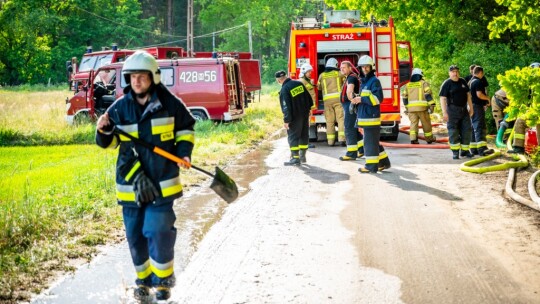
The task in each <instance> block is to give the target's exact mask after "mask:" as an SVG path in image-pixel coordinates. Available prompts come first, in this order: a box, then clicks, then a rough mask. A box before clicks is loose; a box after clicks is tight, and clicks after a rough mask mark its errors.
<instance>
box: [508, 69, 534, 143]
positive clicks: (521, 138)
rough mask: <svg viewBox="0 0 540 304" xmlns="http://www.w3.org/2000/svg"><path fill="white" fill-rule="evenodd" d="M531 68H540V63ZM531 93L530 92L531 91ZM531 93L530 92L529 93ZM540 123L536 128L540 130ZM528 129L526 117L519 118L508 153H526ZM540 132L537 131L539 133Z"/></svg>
mask: <svg viewBox="0 0 540 304" xmlns="http://www.w3.org/2000/svg"><path fill="white" fill-rule="evenodd" d="M529 67H531V68H536V69H537V68H540V63H538V62H533V63H531V65H530V66H529ZM529 93H530V92H529ZM529 95H530V94H529ZM539 127H540V125H537V126H536V130H537V132H538V130H540V128H539ZM526 131H527V122H526V121H525V119H522V118H518V119H516V122H515V124H514V140H513V142H512V150H508V153H517V154H524V153H525V132H526ZM538 134H539V133H537V135H538Z"/></svg>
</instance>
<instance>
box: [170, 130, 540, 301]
mask: <svg viewBox="0 0 540 304" xmlns="http://www.w3.org/2000/svg"><path fill="white" fill-rule="evenodd" d="M318 146H319V147H317V148H315V149H312V150H310V153H309V154H308V165H305V166H303V167H301V168H291V167H284V166H282V162H283V161H284V160H286V155H288V150H287V149H288V147H287V145H286V141H285V139H281V140H278V141H277V142H276V143H275V150H274V151H273V152H272V153H271V155H270V156H269V157H268V158H267V165H268V166H270V167H271V170H269V173H268V175H266V176H263V177H261V178H259V179H257V180H256V181H255V182H254V183H252V184H251V191H250V192H248V193H247V194H246V195H245V196H243V197H242V198H241V199H239V200H238V201H237V202H236V203H235V204H232V205H230V206H229V207H228V208H227V210H226V211H225V213H224V214H223V218H222V220H221V221H220V222H218V223H216V224H215V225H214V226H213V227H212V229H211V230H210V231H209V233H208V234H207V235H206V236H205V238H204V239H203V240H202V242H201V243H200V244H199V246H198V250H197V252H196V253H195V254H194V256H193V257H192V259H191V261H190V262H189V264H188V265H187V267H186V268H185V269H184V271H183V272H182V273H180V274H179V275H178V286H177V287H176V288H175V290H174V295H173V299H174V300H175V301H176V302H179V303H402V302H404V303H540V268H539V267H538V265H540V254H539V253H540V228H539V226H540V225H539V223H540V216H539V215H538V214H536V213H535V212H532V211H530V210H528V209H526V208H523V207H521V206H518V205H515V204H512V203H509V202H506V201H505V200H504V199H503V198H502V197H501V190H500V189H502V186H500V185H498V184H497V181H498V182H504V180H505V178H504V174H499V175H497V174H495V175H492V176H487V177H486V176H481V177H479V176H478V175H474V174H471V173H464V172H461V171H459V166H458V164H459V162H458V161H453V160H451V157H450V152H449V151H448V150H425V149H402V150H401V149H388V154H389V155H390V158H391V160H392V164H393V167H392V169H390V170H388V172H383V173H379V174H376V175H361V174H359V173H358V172H357V168H358V166H359V165H360V164H361V163H363V160H362V161H357V162H347V163H343V162H340V161H339V160H337V157H338V156H339V155H341V153H343V148H338V147H332V148H330V147H326V146H325V145H324V144H322V143H319V145H318Z"/></svg>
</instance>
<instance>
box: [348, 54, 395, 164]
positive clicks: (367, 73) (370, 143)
mask: <svg viewBox="0 0 540 304" xmlns="http://www.w3.org/2000/svg"><path fill="white" fill-rule="evenodd" d="M358 66H359V67H361V69H362V73H363V75H364V77H363V78H362V80H361V86H360V96H348V97H349V99H350V100H351V103H352V104H356V105H358V106H357V116H356V117H357V126H358V127H359V128H362V129H363V130H364V155H365V156H366V165H365V167H360V169H358V171H359V172H360V173H377V171H382V170H384V169H388V168H390V159H389V158H388V155H387V154H386V151H384V148H383V146H381V145H380V143H379V137H380V135H381V102H382V100H383V90H382V86H381V82H380V81H379V79H378V78H377V76H375V63H374V62H373V59H372V58H371V57H369V56H368V55H364V56H362V57H360V59H359V60H358Z"/></svg>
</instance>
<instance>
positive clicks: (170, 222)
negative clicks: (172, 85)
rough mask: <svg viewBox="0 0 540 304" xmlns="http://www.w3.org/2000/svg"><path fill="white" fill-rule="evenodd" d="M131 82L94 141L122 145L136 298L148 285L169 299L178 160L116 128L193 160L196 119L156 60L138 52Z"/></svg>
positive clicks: (126, 71)
mask: <svg viewBox="0 0 540 304" xmlns="http://www.w3.org/2000/svg"><path fill="white" fill-rule="evenodd" d="M122 74H123V76H124V79H125V81H126V83H127V84H128V86H127V87H126V88H125V92H126V94H125V95H124V96H122V97H120V98H119V99H118V100H116V101H115V102H114V103H113V104H112V105H111V106H110V107H109V108H108V109H107V112H106V113H105V114H103V115H102V116H100V117H99V119H98V122H97V132H96V143H97V144H98V145H99V146H100V147H102V148H116V147H118V146H119V147H120V149H119V152H118V161H117V163H116V196H117V200H118V203H119V204H120V205H122V207H123V208H122V214H123V218H124V225H125V228H126V237H127V241H128V245H129V250H130V252H131V258H132V260H133V264H134V266H135V271H136V274H137V279H136V280H135V283H136V284H137V288H136V289H135V291H134V293H135V298H137V299H139V300H141V301H146V300H148V299H149V298H148V297H149V296H150V288H155V294H156V298H157V299H158V300H166V299H168V298H169V297H170V296H171V292H170V289H171V287H173V286H174V285H175V276H174V267H173V264H174V243H175V241H176V228H175V227H174V222H175V221H176V215H175V213H174V210H173V204H174V200H175V199H177V198H179V197H181V196H182V184H181V182H180V172H179V171H180V170H179V168H178V166H181V167H185V166H184V165H183V164H178V165H177V164H176V163H174V162H171V161H170V160H167V159H165V158H163V157H161V156H159V155H157V154H155V153H154V152H152V151H151V150H150V149H146V148H143V147H140V146H138V145H135V144H134V143H133V142H132V141H131V140H130V139H129V138H127V137H125V136H119V135H117V134H116V133H115V132H114V129H115V128H119V129H121V130H123V131H125V132H127V133H130V134H132V135H133V136H135V137H138V138H140V139H141V140H143V141H146V142H148V143H151V144H153V145H155V146H157V147H160V148H161V149H163V150H165V151H167V152H169V153H171V154H174V155H176V156H178V157H179V158H181V159H183V160H185V161H186V162H187V163H189V162H190V158H191V152H192V151H193V145H194V140H195V139H194V138H195V133H194V125H195V119H194V118H193V116H191V113H190V112H189V111H188V109H187V108H186V106H185V105H184V103H183V102H182V101H181V100H180V99H178V98H177V97H176V96H174V95H173V94H172V93H171V92H170V91H169V90H168V89H167V88H166V87H165V86H164V85H163V84H162V83H161V76H160V71H159V66H158V63H157V61H156V59H155V58H154V57H153V56H152V55H150V54H149V53H147V52H144V51H138V52H135V53H134V54H133V55H131V56H129V57H128V58H127V60H126V62H125V63H124V66H123V68H122Z"/></svg>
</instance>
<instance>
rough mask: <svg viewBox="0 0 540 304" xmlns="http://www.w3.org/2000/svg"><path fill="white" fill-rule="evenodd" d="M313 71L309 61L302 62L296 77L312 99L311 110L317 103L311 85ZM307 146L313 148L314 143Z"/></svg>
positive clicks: (313, 88)
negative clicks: (298, 76) (298, 75)
mask: <svg viewBox="0 0 540 304" xmlns="http://www.w3.org/2000/svg"><path fill="white" fill-rule="evenodd" d="M312 72H313V67H312V66H311V64H309V63H307V62H306V63H304V64H303V65H302V66H301V67H300V78H299V79H298V80H299V81H300V82H301V83H302V84H303V85H304V87H306V90H307V91H308V93H309V95H311V99H312V100H313V106H312V107H311V111H313V110H315V108H316V107H317V105H316V104H315V98H316V95H315V89H316V88H315V86H314V85H313V80H312V79H311V73H312ZM311 111H309V120H308V121H311V115H312V113H311ZM309 148H315V145H312V144H309Z"/></svg>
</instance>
